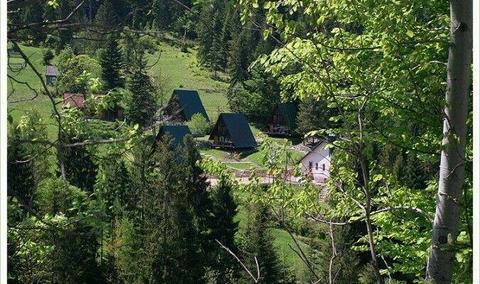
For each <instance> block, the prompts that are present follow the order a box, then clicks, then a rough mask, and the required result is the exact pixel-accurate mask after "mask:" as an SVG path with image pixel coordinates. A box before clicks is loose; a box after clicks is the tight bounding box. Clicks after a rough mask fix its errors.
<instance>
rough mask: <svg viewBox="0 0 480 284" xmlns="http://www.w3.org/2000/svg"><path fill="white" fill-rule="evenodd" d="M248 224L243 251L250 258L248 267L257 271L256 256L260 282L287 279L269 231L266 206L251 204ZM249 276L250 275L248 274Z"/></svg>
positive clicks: (278, 281)
mask: <svg viewBox="0 0 480 284" xmlns="http://www.w3.org/2000/svg"><path fill="white" fill-rule="evenodd" d="M249 211H250V214H249V218H248V222H247V226H246V228H245V231H244V233H243V234H244V235H243V244H242V251H243V253H244V254H245V259H247V260H248V262H247V263H248V264H249V265H248V267H249V268H251V269H252V270H253V271H255V267H256V265H255V261H254V257H256V258H257V260H258V263H259V267H260V279H259V281H258V283H280V282H282V280H284V279H285V275H286V273H285V271H283V267H282V266H281V264H280V262H279V260H278V257H277V255H276V254H275V249H274V247H273V239H272V236H271V234H270V231H269V219H268V212H267V208H266V207H265V206H262V205H260V204H254V205H251V206H250V208H249ZM246 277H248V279H250V278H249V276H246Z"/></svg>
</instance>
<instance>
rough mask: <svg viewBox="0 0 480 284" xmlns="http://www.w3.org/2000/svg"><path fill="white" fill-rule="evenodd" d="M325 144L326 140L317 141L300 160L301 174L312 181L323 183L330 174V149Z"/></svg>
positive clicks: (326, 143)
mask: <svg viewBox="0 0 480 284" xmlns="http://www.w3.org/2000/svg"><path fill="white" fill-rule="evenodd" d="M327 145H328V142H327V141H322V142H320V143H318V144H317V145H315V146H314V147H313V149H312V150H311V151H310V152H309V153H308V154H306V155H305V157H303V158H302V160H301V161H300V165H301V171H302V174H303V176H305V177H309V178H310V179H311V180H312V181H313V182H314V183H325V182H326V181H327V179H328V177H329V176H330V157H331V152H332V149H331V148H328V147H327Z"/></svg>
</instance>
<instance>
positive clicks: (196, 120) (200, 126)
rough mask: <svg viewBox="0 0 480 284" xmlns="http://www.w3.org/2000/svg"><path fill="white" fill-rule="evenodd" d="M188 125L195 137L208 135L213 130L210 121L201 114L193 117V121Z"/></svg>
mask: <svg viewBox="0 0 480 284" xmlns="http://www.w3.org/2000/svg"><path fill="white" fill-rule="evenodd" d="M187 125H188V128H189V129H190V131H191V132H192V135H193V136H204V135H207V134H209V132H210V129H211V125H210V123H209V122H208V120H207V119H206V118H205V117H204V116H203V115H202V114H200V113H196V114H194V115H192V119H190V121H188V122H187Z"/></svg>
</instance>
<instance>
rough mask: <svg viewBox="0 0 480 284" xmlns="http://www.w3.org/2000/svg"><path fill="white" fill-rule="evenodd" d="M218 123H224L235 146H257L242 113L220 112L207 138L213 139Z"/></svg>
mask: <svg viewBox="0 0 480 284" xmlns="http://www.w3.org/2000/svg"><path fill="white" fill-rule="evenodd" d="M219 123H223V125H225V127H226V129H227V131H228V134H230V138H231V140H232V143H233V146H234V147H235V148H255V147H257V142H256V141H255V137H254V136H253V133H252V130H251V129H250V126H249V125H248V120H247V117H246V116H245V115H244V114H243V113H221V114H220V115H219V117H218V120H217V122H216V124H215V127H214V128H213V130H212V134H210V138H209V139H213V137H214V134H215V133H216V131H217V130H218V126H219Z"/></svg>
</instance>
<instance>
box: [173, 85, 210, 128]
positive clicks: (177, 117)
mask: <svg viewBox="0 0 480 284" xmlns="http://www.w3.org/2000/svg"><path fill="white" fill-rule="evenodd" d="M196 113H200V114H201V115H203V116H204V117H205V119H207V121H209V119H208V115H207V111H206V110H205V107H204V106H203V104H202V101H201V100H200V96H199V95H198V92H197V91H196V90H188V89H175V90H174V91H173V94H172V96H171V98H170V100H169V101H168V104H167V106H166V107H165V109H164V115H165V116H166V117H167V118H168V120H169V121H176V122H185V121H189V120H191V119H192V116H193V115H194V114H196Z"/></svg>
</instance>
